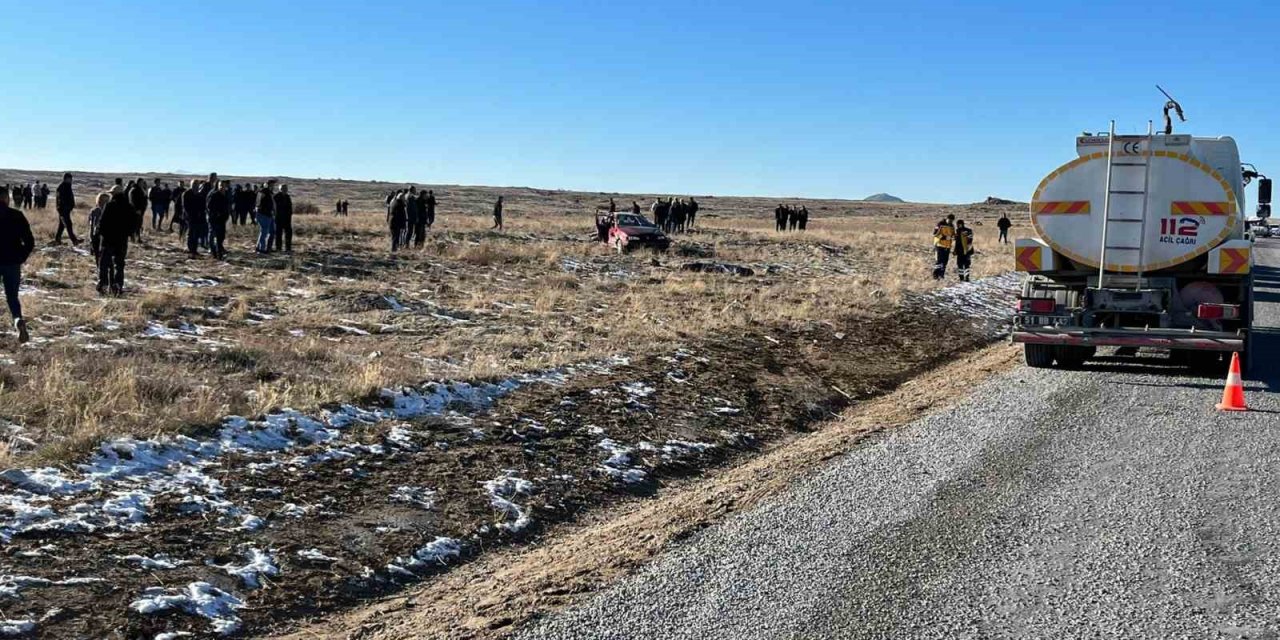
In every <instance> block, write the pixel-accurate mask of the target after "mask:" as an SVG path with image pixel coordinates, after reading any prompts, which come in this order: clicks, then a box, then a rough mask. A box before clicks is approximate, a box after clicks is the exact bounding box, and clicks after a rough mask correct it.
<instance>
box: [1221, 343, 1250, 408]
mask: <svg viewBox="0 0 1280 640" xmlns="http://www.w3.org/2000/svg"><path fill="white" fill-rule="evenodd" d="M1218 410H1219V411H1248V410H1249V407H1246V406H1244V384H1243V383H1242V382H1241V381H1240V354H1239V353H1238V352H1233V353H1232V354H1231V369H1230V370H1229V371H1228V372H1227V386H1226V388H1225V389H1223V390H1222V402H1220V403H1218Z"/></svg>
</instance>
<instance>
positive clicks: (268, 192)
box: [257, 180, 276, 253]
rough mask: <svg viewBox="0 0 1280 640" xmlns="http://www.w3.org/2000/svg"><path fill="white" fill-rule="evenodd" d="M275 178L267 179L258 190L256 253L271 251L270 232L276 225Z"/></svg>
mask: <svg viewBox="0 0 1280 640" xmlns="http://www.w3.org/2000/svg"><path fill="white" fill-rule="evenodd" d="M275 186H276V181H275V180H269V181H267V183H266V184H264V185H262V189H260V190H259V191H258V208H257V220H258V248H257V251H258V253H271V232H272V231H273V230H274V229H275V226H276V224H275V223H276V194H275Z"/></svg>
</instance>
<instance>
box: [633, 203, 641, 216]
mask: <svg viewBox="0 0 1280 640" xmlns="http://www.w3.org/2000/svg"><path fill="white" fill-rule="evenodd" d="M631 215H635V216H638V215H640V203H639V202H637V201H635V200H632V201H631Z"/></svg>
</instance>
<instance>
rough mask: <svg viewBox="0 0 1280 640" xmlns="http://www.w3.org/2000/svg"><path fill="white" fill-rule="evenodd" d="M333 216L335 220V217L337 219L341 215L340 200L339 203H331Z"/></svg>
mask: <svg viewBox="0 0 1280 640" xmlns="http://www.w3.org/2000/svg"><path fill="white" fill-rule="evenodd" d="M333 215H334V217H335V218H336V217H338V216H341V215H342V201H341V200H339V201H337V202H335V203H333Z"/></svg>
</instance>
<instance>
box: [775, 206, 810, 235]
mask: <svg viewBox="0 0 1280 640" xmlns="http://www.w3.org/2000/svg"><path fill="white" fill-rule="evenodd" d="M773 226H774V229H775V230H777V231H804V230H805V229H806V228H807V227H808V226H809V208H808V207H805V206H804V205H801V206H800V207H799V208H796V207H793V206H791V205H789V204H780V205H778V208H776V209H774V210H773Z"/></svg>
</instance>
